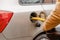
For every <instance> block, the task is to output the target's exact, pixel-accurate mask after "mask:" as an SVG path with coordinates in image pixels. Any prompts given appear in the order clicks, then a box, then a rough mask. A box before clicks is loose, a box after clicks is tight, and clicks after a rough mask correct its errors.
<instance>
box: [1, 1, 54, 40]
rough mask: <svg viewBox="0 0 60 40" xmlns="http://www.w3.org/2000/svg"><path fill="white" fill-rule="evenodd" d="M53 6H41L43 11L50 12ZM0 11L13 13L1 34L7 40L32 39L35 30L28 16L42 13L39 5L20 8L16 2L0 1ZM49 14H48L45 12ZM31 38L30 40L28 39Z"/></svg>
mask: <svg viewBox="0 0 60 40" xmlns="http://www.w3.org/2000/svg"><path fill="white" fill-rule="evenodd" d="M54 7H55V4H50V5H43V8H44V9H45V10H52V9H53V8H54ZM0 10H7V11H12V12H14V14H13V17H12V18H11V20H10V22H9V24H8V25H7V27H6V28H5V30H4V31H3V32H2V33H3V34H4V36H5V37H6V39H7V40H26V39H24V38H27V40H31V39H32V35H33V34H34V33H33V32H34V31H35V30H37V29H36V27H34V25H33V24H32V23H31V22H30V19H29V17H30V14H31V12H33V11H35V12H37V13H40V11H43V9H42V7H41V5H30V6H22V5H20V4H19V3H18V0H1V1H0ZM47 14H49V12H47ZM28 37H29V38H31V39H28Z"/></svg>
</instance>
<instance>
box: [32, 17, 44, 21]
mask: <svg viewBox="0 0 60 40" xmlns="http://www.w3.org/2000/svg"><path fill="white" fill-rule="evenodd" d="M32 20H39V21H45V19H43V18H40V17H32Z"/></svg>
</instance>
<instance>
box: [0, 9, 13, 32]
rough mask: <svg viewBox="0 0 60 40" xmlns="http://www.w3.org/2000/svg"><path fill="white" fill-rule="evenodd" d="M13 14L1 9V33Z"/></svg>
mask: <svg viewBox="0 0 60 40" xmlns="http://www.w3.org/2000/svg"><path fill="white" fill-rule="evenodd" d="M12 16H13V12H10V11H4V10H0V33H1V32H2V31H3V30H4V29H5V28H6V26H7V25H8V23H9V21H10V20H11V17H12Z"/></svg>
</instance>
